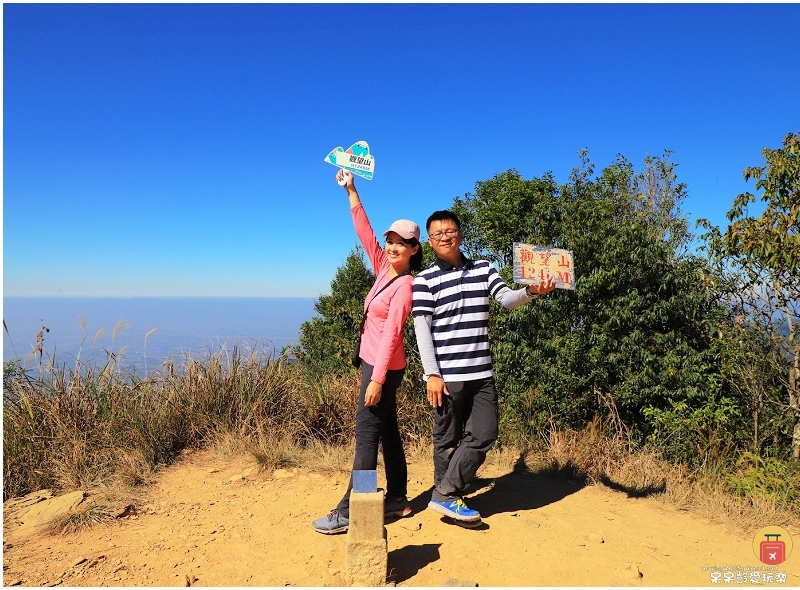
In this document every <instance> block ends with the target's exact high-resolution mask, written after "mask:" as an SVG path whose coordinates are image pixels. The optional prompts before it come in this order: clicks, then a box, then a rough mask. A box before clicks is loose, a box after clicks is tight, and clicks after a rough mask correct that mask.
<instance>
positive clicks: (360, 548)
mask: <svg viewBox="0 0 800 590" xmlns="http://www.w3.org/2000/svg"><path fill="white" fill-rule="evenodd" d="M373 474H374V475H373ZM387 553H388V552H387V543H386V527H385V526H383V492H382V491H378V490H377V472H376V471H371V472H370V471H366V472H364V471H362V472H357V471H354V472H353V491H352V492H351V493H350V524H349V527H348V530H347V575H346V581H347V585H348V586H384V585H385V584H386V574H387V571H388V570H387V568H388V560H387Z"/></svg>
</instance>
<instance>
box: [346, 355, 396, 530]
mask: <svg viewBox="0 0 800 590" xmlns="http://www.w3.org/2000/svg"><path fill="white" fill-rule="evenodd" d="M372 370H373V366H372V365H369V364H367V363H365V362H364V361H363V360H362V361H361V391H360V392H359V395H358V413H357V414H356V456H355V459H354V460H353V471H356V470H365V471H371V470H375V469H377V468H378V442H380V443H381V447H382V448H383V465H384V467H385V469H386V497H387V498H398V497H400V496H403V497H405V495H406V494H407V492H408V489H407V484H408V466H407V465H406V454H405V452H404V451H403V441H402V440H401V438H400V429H399V427H398V425H397V389H398V388H399V387H400V382H401V381H402V380H403V373H405V369H399V370H397V371H386V380H385V381H384V383H383V388H382V389H381V401H379V402H378V403H377V405H374V406H369V407H367V406H365V405H364V395H365V393H366V391H367V385H369V383H370V381H371V380H372ZM352 489H353V475H352V473H351V474H350V484H349V485H348V486H347V492H346V493H345V495H344V497H343V498H342V500H341V501H340V502H339V505H338V506H337V507H336V509H337V510H338V511H339V513H340V514H341V515H342V516H344V517H346V518H349V517H350V492H351V490H352Z"/></svg>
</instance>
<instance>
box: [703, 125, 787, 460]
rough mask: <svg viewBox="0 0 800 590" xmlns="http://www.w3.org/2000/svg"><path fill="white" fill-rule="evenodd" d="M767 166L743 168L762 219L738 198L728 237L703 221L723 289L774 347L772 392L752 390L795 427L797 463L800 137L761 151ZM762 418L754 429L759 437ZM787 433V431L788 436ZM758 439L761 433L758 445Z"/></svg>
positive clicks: (745, 196)
mask: <svg viewBox="0 0 800 590" xmlns="http://www.w3.org/2000/svg"><path fill="white" fill-rule="evenodd" d="M763 156H764V159H765V161H766V163H765V164H764V165H763V166H755V167H750V168H746V169H745V171H744V178H745V180H746V181H749V180H751V179H755V180H756V184H755V187H756V190H757V191H758V190H761V191H763V192H762V193H761V195H760V197H759V199H758V200H760V201H761V202H762V203H764V205H765V206H764V209H763V211H762V212H761V214H760V215H758V216H757V217H756V216H754V215H750V213H749V206H750V205H751V204H753V203H755V202H756V197H755V196H754V195H753V194H751V193H749V192H746V193H742V194H740V195H738V196H737V197H736V198H735V199H734V201H733V206H732V208H731V210H730V211H729V212H728V215H727V217H728V221H729V222H730V224H729V225H728V228H727V229H726V230H725V232H724V233H722V232H721V231H720V229H719V228H717V227H713V226H711V224H710V223H709V221H708V220H706V219H701V220H699V221H698V226H702V227H703V228H704V229H706V230H707V233H705V234H704V235H703V236H702V238H703V239H704V241H705V246H704V249H705V250H706V251H707V253H708V257H709V260H710V262H711V263H712V264H713V265H715V266H716V267H717V269H718V271H719V273H720V274H721V275H722V276H723V277H724V280H723V281H721V282H720V287H719V288H720V291H721V292H722V294H723V296H724V297H725V298H726V300H727V301H728V302H729V303H730V305H731V307H732V310H733V312H734V314H736V315H737V316H738V319H739V321H740V323H741V324H742V326H743V328H745V329H747V330H750V331H752V332H755V333H757V334H760V336H756V337H755V338H756V339H758V338H761V339H763V340H765V341H766V342H768V343H769V347H768V349H767V350H766V351H764V352H763V355H764V359H765V360H767V361H768V363H769V364H771V365H772V367H773V371H772V372H773V373H774V374H775V375H777V376H778V380H779V386H778V387H777V388H773V390H772V391H771V392H764V391H763V390H762V389H759V390H757V391H754V392H753V393H754V395H757V396H758V398H757V399H754V400H753V401H752V403H753V405H754V406H755V407H763V406H764V405H765V404H767V405H772V404H779V405H781V406H782V407H783V408H784V409H785V413H786V415H787V417H788V418H789V420H788V422H789V423H790V424H789V426H788V428H789V429H791V434H790V437H791V454H792V456H793V457H796V458H797V457H800V364H799V363H800V339H799V336H800V192H799V191H798V188H799V187H800V137H798V135H797V134H795V133H789V134H788V135H787V136H786V137H785V138H784V140H783V147H782V148H780V149H770V148H768V147H765V148H764V151H763ZM759 426H760V423H759V420H758V417H757V418H756V421H755V423H754V428H755V430H756V432H758V429H759ZM787 434H788V433H787ZM758 440H759V436H758V435H756V441H758Z"/></svg>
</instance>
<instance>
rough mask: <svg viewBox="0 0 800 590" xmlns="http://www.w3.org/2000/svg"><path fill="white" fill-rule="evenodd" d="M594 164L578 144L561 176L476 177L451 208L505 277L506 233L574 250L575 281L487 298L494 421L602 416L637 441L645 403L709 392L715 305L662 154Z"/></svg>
mask: <svg viewBox="0 0 800 590" xmlns="http://www.w3.org/2000/svg"><path fill="white" fill-rule="evenodd" d="M593 174H594V168H593V166H592V164H591V163H590V161H589V159H588V157H587V155H586V153H585V152H583V153H582V154H581V166H580V167H578V168H576V169H575V170H573V172H572V175H571V177H570V179H569V181H568V182H567V183H565V184H564V185H558V184H557V183H556V182H555V181H554V179H553V178H552V176H551V175H550V174H545V175H544V176H543V177H542V178H534V179H532V180H525V179H523V178H522V177H521V176H520V174H519V173H518V172H517V171H516V170H509V171H507V172H504V173H502V174H498V175H496V176H495V177H494V178H492V179H490V180H487V181H483V182H478V183H477V184H476V188H475V194H474V195H473V194H468V195H466V196H465V197H463V198H457V199H456V200H455V203H454V206H453V210H454V211H455V212H456V213H457V214H458V215H459V217H460V218H461V219H462V225H463V227H464V234H465V250H466V251H467V252H468V254H469V255H471V256H480V257H484V258H487V259H489V260H491V261H492V262H494V263H495V264H496V265H497V266H498V268H499V270H500V273H501V275H502V276H503V277H504V278H505V279H506V281H507V282H511V279H512V275H513V271H512V260H511V252H512V246H513V242H515V241H520V242H525V243H531V244H536V245H543V246H550V247H558V248H564V249H567V250H570V251H572V252H573V254H574V259H575V264H576V275H577V281H576V289H575V291H574V292H570V291H564V290H557V291H555V292H553V293H552V294H550V295H549V296H547V297H545V298H542V299H540V300H538V301H536V302H534V303H532V304H530V305H526V306H523V307H521V308H519V309H517V310H514V311H511V312H508V311H506V310H502V309H501V308H500V307H499V306H497V305H495V304H493V305H495V309H493V311H492V315H491V319H490V331H491V332H490V337H491V346H492V357H493V360H494V364H495V370H496V378H497V381H498V386H499V389H500V391H501V394H502V396H503V405H504V408H503V420H504V422H505V423H506V425H507V426H509V427H511V426H513V427H516V428H521V429H523V430H524V431H526V432H528V433H530V434H533V433H541V432H542V431H543V430H544V429H546V428H547V427H548V425H550V424H555V425H559V426H570V427H582V426H584V425H585V424H586V423H587V422H588V421H589V420H591V419H592V418H593V417H594V416H595V415H597V414H601V415H603V416H605V418H606V419H607V420H609V421H610V422H611V423H613V424H615V425H616V426H617V428H619V429H620V430H624V431H629V432H632V433H633V434H634V436H635V438H636V439H638V440H640V441H643V440H644V439H645V437H646V436H647V435H651V434H654V433H655V431H656V429H657V426H658V425H657V424H655V423H653V422H652V421H648V414H647V413H646V412H645V409H647V408H653V409H656V410H667V409H669V408H671V407H673V404H674V403H678V402H680V403H685V404H688V407H694V408H702V407H704V406H705V405H707V404H708V403H710V401H711V400H713V399H714V397H715V396H716V395H717V394H718V391H719V388H718V386H717V380H716V369H715V361H714V358H715V351H714V343H713V340H712V338H711V332H712V331H711V327H712V326H713V320H714V318H715V315H718V314H719V310H718V306H716V304H715V302H714V300H713V298H712V297H711V294H710V292H709V290H708V289H707V288H706V284H705V282H704V280H703V274H702V267H703V265H702V264H701V263H700V261H699V260H698V259H696V258H694V257H692V256H690V255H688V254H687V253H686V250H687V248H686V246H687V244H688V241H689V239H690V237H691V236H690V235H689V234H688V230H687V226H688V224H687V222H686V220H685V218H684V217H682V216H681V214H680V203H681V201H682V200H683V198H684V195H685V187H684V186H683V185H682V184H680V183H678V182H677V179H676V176H675V174H674V167H673V165H672V164H671V163H670V162H669V154H668V153H667V154H665V155H664V156H663V157H648V158H647V159H646V161H645V167H644V169H643V170H642V171H640V172H637V171H635V170H634V168H633V166H632V165H631V164H630V162H628V161H627V160H625V159H624V158H623V157H619V158H618V159H617V160H616V161H615V162H614V163H613V164H612V165H611V166H609V167H607V168H606V169H604V170H603V171H602V172H601V173H600V174H599V175H598V176H597V177H596V178H593ZM726 407H727V406H726ZM662 418H663V416H662ZM662 421H663V420H662Z"/></svg>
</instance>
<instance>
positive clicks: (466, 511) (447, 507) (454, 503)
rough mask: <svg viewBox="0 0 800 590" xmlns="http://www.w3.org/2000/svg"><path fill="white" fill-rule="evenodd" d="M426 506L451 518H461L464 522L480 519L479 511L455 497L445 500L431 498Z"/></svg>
mask: <svg viewBox="0 0 800 590" xmlns="http://www.w3.org/2000/svg"><path fill="white" fill-rule="evenodd" d="M428 508H430V509H431V510H435V511H436V512H438V513H440V514H444V515H445V516H449V517H450V518H452V519H453V520H461V521H464V522H474V521H476V520H480V519H481V513H480V512H478V511H477V510H472V509H471V508H467V505H466V504H464V500H462V499H461V498H456V499H455V500H445V501H443V502H440V501H438V500H431V501H430V502H428Z"/></svg>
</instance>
